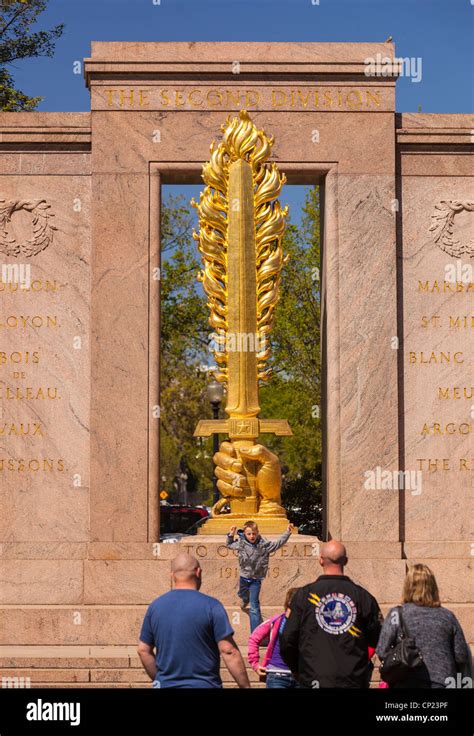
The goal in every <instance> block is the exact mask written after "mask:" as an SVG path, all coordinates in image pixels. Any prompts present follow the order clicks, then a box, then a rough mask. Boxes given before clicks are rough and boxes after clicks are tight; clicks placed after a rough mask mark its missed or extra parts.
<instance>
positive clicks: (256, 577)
mask: <svg viewBox="0 0 474 736" xmlns="http://www.w3.org/2000/svg"><path fill="white" fill-rule="evenodd" d="M292 531H293V524H288V529H287V530H286V532H284V533H283V534H282V535H281V537H280V538H279V539H277V540H276V542H268V541H267V540H266V539H263V537H261V536H260V533H259V531H258V526H257V524H256V523H255V521H246V522H245V524H244V528H243V532H239V533H238V535H237V527H236V526H233V527H231V528H230V531H229V533H228V535H227V537H226V545H227V547H230V549H235V550H237V552H238V557H239V567H240V585H239V591H238V596H239V598H240V599H241V601H242V602H241V604H240V607H241V608H242V609H244V608H246V606H248V604H249V603H250V611H249V613H250V631H251V632H252V631H253V630H254V629H256V628H257V626H259V625H260V624H261V622H262V615H261V612H260V588H261V586H262V580H263V578H264V577H265V576H266V574H267V572H268V562H269V557H270V554H271V553H272V552H275V551H276V550H277V549H280V547H283V545H284V544H286V543H287V541H288V540H289V538H290V535H291V532H292Z"/></svg>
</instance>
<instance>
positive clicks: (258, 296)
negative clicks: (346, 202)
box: [193, 110, 291, 534]
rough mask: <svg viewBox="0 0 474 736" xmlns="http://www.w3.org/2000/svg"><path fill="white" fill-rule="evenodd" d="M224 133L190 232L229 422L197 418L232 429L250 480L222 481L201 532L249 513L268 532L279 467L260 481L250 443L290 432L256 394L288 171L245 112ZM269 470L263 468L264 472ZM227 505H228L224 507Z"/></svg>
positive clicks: (273, 520)
mask: <svg viewBox="0 0 474 736" xmlns="http://www.w3.org/2000/svg"><path fill="white" fill-rule="evenodd" d="M222 131H223V141H222V143H220V144H219V145H218V146H217V147H216V146H215V145H214V144H212V145H211V160H210V161H209V162H208V163H207V164H206V165H205V166H204V171H203V179H204V182H205V184H206V188H205V190H204V192H203V193H202V194H201V201H200V204H199V205H196V204H195V203H194V202H193V204H195V206H196V207H197V209H198V212H199V224H200V234H199V235H196V234H195V235H194V237H195V238H196V240H197V241H198V242H199V250H200V251H201V253H202V255H203V262H204V266H205V268H204V272H203V274H202V276H201V280H202V282H203V285H204V289H205V292H206V294H207V295H208V299H209V302H208V304H209V306H210V308H211V316H210V319H209V323H210V325H211V327H212V328H213V330H215V333H214V340H215V342H216V343H217V347H216V349H215V350H214V355H215V359H216V362H217V363H218V365H219V372H218V373H217V374H216V375H215V378H216V379H217V380H218V381H222V382H225V384H226V385H227V405H226V409H225V411H226V413H227V415H228V416H229V419H228V420H216V419H214V420H212V419H207V420H201V421H200V422H199V424H198V426H197V429H196V432H195V435H196V436H198V437H199V436H204V437H206V436H209V435H210V434H211V433H212V432H216V433H219V432H226V433H228V435H229V438H230V440H231V441H232V447H233V448H234V449H235V450H236V452H237V453H238V457H239V459H241V460H242V462H243V465H244V469H245V475H246V481H247V486H246V487H245V488H242V487H241V486H240V485H238V486H237V485H236V484H235V483H229V482H226V481H225V480H224V479H220V480H219V481H218V486H219V488H220V490H221V493H222V498H221V499H220V500H219V501H218V502H217V503H216V504H215V505H214V507H213V509H212V516H213V517H214V518H213V520H212V521H210V522H208V523H206V524H205V527H202V531H203V532H204V533H205V534H211V533H212V532H214V533H221V534H222V533H223V532H224V531H225V532H227V531H228V529H229V524H235V525H237V526H242V525H243V524H244V523H245V521H246V520H247V519H248V518H252V519H254V520H256V521H258V524H259V528H260V530H261V531H262V532H263V533H265V532H273V533H278V532H279V533H281V532H283V531H284V530H285V529H286V527H287V526H288V520H287V518H286V514H285V510H284V508H283V507H282V506H281V497H280V486H281V474H280V473H279V472H278V473H275V471H274V470H273V469H272V477H271V479H270V481H269V480H268V479H267V482H266V483H264V484H263V485H262V484H260V487H259V486H258V483H257V473H258V465H259V463H258V462H255V461H254V460H252V459H251V452H250V453H249V450H251V448H252V447H253V446H254V445H255V440H256V439H257V438H258V437H259V435H260V434H261V433H262V432H274V433H275V434H278V435H289V434H291V429H290V427H289V424H288V422H287V421H286V420H281V419H280V420H279V419H260V418H259V414H260V405H259V401H258V382H259V381H266V380H268V379H269V377H270V375H271V369H267V370H265V367H266V362H267V360H268V358H269V356H270V344H269V336H270V333H271V329H272V324H273V319H274V310H275V306H276V304H277V301H278V297H279V294H278V287H279V280H280V271H281V268H282V266H283V263H284V260H285V259H284V258H283V250H282V245H281V239H282V237H283V232H284V229H285V216H286V214H287V209H284V210H282V208H281V206H280V203H279V201H278V196H279V194H280V192H281V188H282V186H283V184H284V182H285V177H283V176H281V175H280V173H279V171H278V168H277V165H276V164H275V163H272V164H269V163H267V160H268V158H269V156H270V153H271V147H272V145H273V139H272V138H269V137H268V136H266V135H265V133H264V132H263V131H261V130H257V128H256V127H255V125H254V124H253V123H252V121H251V120H250V118H249V115H248V113H247V112H246V111H245V110H243V111H242V112H241V113H240V116H239V118H233V119H230V118H229V120H228V121H227V124H226V125H223V126H222ZM241 451H243V453H244V455H243V457H242V455H241ZM246 451H247V452H246ZM274 465H276V463H274ZM278 468H279V466H278ZM269 471H270V468H269V469H268V470H267V471H265V470H264V469H263V472H264V473H265V472H266V473H267V475H268V472H269ZM227 504H229V505H230V512H229V513H223V508H225V507H226V506H227Z"/></svg>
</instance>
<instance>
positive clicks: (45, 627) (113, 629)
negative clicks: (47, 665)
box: [0, 594, 474, 652]
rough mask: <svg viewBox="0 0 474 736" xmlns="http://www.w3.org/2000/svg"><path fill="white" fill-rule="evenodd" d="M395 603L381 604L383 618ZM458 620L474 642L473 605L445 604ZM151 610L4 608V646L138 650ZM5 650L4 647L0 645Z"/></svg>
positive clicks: (233, 607) (269, 610)
mask: <svg viewBox="0 0 474 736" xmlns="http://www.w3.org/2000/svg"><path fill="white" fill-rule="evenodd" d="M232 600H233V602H232V603H229V604H228V605H227V606H226V610H227V613H228V615H229V618H230V621H231V624H232V626H233V628H234V631H235V638H236V641H237V643H239V644H243V643H246V642H247V640H248V636H249V633H250V625H249V615H248V609H246V612H245V611H242V610H241V609H240V607H239V606H238V602H237V600H236V595H235V594H234V596H233V599H232ZM394 605H397V601H395V602H393V603H390V602H389V603H386V604H383V605H382V606H381V609H382V612H383V613H384V614H386V613H387V611H388V610H389V609H390V608H391V607H392V606H394ZM446 606H447V607H448V608H449V609H450V610H451V611H453V613H454V614H455V615H456V616H457V618H458V620H459V622H460V624H461V626H462V628H463V631H464V633H465V636H466V638H467V639H468V641H470V642H471V643H474V604H473V603H453V604H446ZM146 609H147V606H145V605H127V606H95V605H91V606H81V605H79V606H39V605H31V606H27V605H21V606H13V605H12V606H4V607H3V608H0V637H1V638H0V644H2V645H7V644H8V645H12V646H13V645H15V644H18V645H23V646H24V645H29V646H35V645H36V644H37V643H38V642H40V643H41V645H45V646H55V645H57V643H58V642H62V643H63V644H64V645H65V646H75V647H78V646H86V647H100V646H119V647H120V646H122V647H123V646H130V647H136V644H137V642H138V636H139V632H140V628H141V625H142V622H143V618H144V616H145V612H146ZM281 610H282V607H281V605H272V606H269V605H263V606H262V616H263V618H264V619H266V618H270V617H271V616H274V615H276V614H277V613H280V612H281ZM0 652H1V646H0Z"/></svg>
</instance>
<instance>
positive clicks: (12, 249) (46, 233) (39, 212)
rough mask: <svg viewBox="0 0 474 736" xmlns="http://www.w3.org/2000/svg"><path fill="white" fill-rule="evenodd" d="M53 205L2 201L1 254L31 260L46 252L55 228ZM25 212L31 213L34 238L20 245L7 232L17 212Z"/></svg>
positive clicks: (22, 201)
mask: <svg viewBox="0 0 474 736" xmlns="http://www.w3.org/2000/svg"><path fill="white" fill-rule="evenodd" d="M50 208H51V205H49V204H46V200H44V199H17V200H14V199H11V200H10V201H9V202H7V201H6V200H5V199H0V252H1V253H4V254H5V255H7V256H13V257H14V258H17V257H18V256H22V257H24V258H25V257H26V258H29V257H30V256H36V255H38V253H41V251H42V250H45V249H46V248H47V247H48V246H49V245H50V244H51V243H52V242H53V235H54V231H55V230H57V229H58V228H57V227H55V226H54V225H53V224H52V222H50V220H51V218H52V217H54V215H53V213H52V212H49V210H50ZM21 210H25V211H26V212H30V213H31V227H32V237H31V238H29V239H28V240H25V241H24V242H23V243H19V242H18V241H17V240H16V239H15V237H12V236H11V234H10V233H9V232H8V230H7V225H8V223H9V222H10V221H11V219H12V215H13V214H14V213H15V212H20V211H21Z"/></svg>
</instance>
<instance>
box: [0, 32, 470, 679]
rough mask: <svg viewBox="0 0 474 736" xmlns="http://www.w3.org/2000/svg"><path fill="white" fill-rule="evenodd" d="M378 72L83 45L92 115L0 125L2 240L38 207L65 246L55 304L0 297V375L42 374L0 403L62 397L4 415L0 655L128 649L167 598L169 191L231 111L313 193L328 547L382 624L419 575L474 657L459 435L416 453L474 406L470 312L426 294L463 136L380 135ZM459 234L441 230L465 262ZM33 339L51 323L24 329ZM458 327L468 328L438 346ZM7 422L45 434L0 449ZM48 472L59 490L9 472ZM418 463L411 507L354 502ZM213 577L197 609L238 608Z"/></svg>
mask: <svg viewBox="0 0 474 736" xmlns="http://www.w3.org/2000/svg"><path fill="white" fill-rule="evenodd" d="M379 52H380V53H382V54H383V55H387V54H388V55H391V54H393V52H394V50H393V46H392V45H391V44H388V45H384V44H263V45H262V44H250V43H243V44H233V43H231V44H208V43H199V44H187V43H184V44H174V43H173V44H161V43H160V44H155V43H150V44H124V43H104V44H102V43H95V44H93V48H92V57H91V59H89V60H86V65H85V70H86V79H87V83H88V84H89V87H90V89H91V113H90V114H89V113H87V114H86V113H81V114H75V113H74V114H70V113H64V114H57V113H28V114H23V113H21V114H12V113H3V114H1V115H0V133H1V138H0V199H2V200H5V203H9V202H20V203H21V202H23V204H22V205H21V206H20V205H19V210H20V211H19V212H15V213H14V214H13V215H12V223H11V226H10V225H9V233H10V237H13V235H12V228H13V227H14V230H15V233H16V234H15V237H16V238H17V242H18V243H25V242H26V240H27V239H28V238H29V237H30V235H29V233H31V213H29V212H28V210H27V209H26V210H25V206H24V203H25V202H26V203H31V202H34V201H36V200H43V199H44V200H45V202H46V204H47V205H49V206H50V209H49V210H48V212H51V213H53V214H54V217H53V218H50V219H51V222H53V221H54V225H55V227H56V228H57V229H56V230H54V231H52V235H53V239H52V242H50V243H49V244H48V246H47V248H45V249H44V250H43V251H42V252H40V253H38V255H35V256H32V257H31V258H25V259H24V261H25V262H28V263H31V265H32V268H33V278H34V279H37V280H39V281H41V282H43V283H45V282H46V281H47V280H50V279H53V280H54V279H55V280H56V281H57V282H58V284H59V287H58V289H57V290H56V291H55V292H46V291H44V290H41V289H40V290H38V291H37V292H34V293H33V292H32V291H22V292H21V293H8V292H6V291H5V290H3V291H2V292H1V295H0V296H1V316H0V322H1V323H2V327H0V340H1V345H0V353H1V352H4V353H5V354H6V355H8V356H10V355H11V354H12V353H22V354H25V353H26V352H28V353H29V354H30V355H32V354H33V353H38V354H39V358H38V360H36V362H32V363H30V364H28V365H25V366H22V365H21V364H20V365H16V364H15V363H12V361H11V359H9V362H8V361H7V359H5V362H4V363H2V364H0V371H1V373H0V390H1V391H3V392H5V391H6V389H7V388H15V387H16V386H17V385H18V386H20V387H21V386H38V387H41V386H43V387H45V388H48V387H49V388H54V387H56V388H57V398H55V399H52V400H50V401H49V403H48V401H47V400H39V399H32V398H31V395H30V394H28V395H27V396H26V399H8V400H5V401H2V402H1V404H0V406H1V409H2V412H3V413H2V417H1V418H0V426H3V424H5V426H6V427H7V430H6V434H5V429H4V433H3V435H2V437H1V438H0V448H1V451H2V456H3V457H4V468H5V469H4V470H3V471H2V473H1V475H0V479H1V488H0V503H1V508H2V514H1V522H0V528H1V536H0V539H1V542H2V544H1V548H0V549H1V566H0V588H1V596H2V599H1V603H2V606H3V608H2V609H0V643H1V644H2V645H8V644H10V645H15V646H17V647H20V645H22V644H23V645H25V646H26V645H35V644H36V645H39V644H42V645H44V646H53V644H57V645H65V644H69V645H77V646H79V645H81V646H83V645H100V646H110V647H113V646H117V645H118V644H122V645H125V644H127V645H129V644H133V641H134V637H135V636H136V634H137V631H136V629H137V621H139V619H140V616H141V615H142V613H143V605H144V604H145V603H146V601H148V600H149V599H150V598H151V597H153V596H154V595H156V594H158V593H160V592H162V591H164V590H165V589H167V587H168V585H169V577H168V574H169V559H168V557H169V554H168V552H167V553H166V554H164V556H163V557H161V556H160V553H158V552H157V550H156V549H155V548H154V547H153V544H152V543H153V542H155V541H156V540H157V538H158V502H157V489H158V482H157V479H158V478H159V467H158V442H159V426H158V422H157V420H156V419H154V418H153V416H152V409H153V407H155V406H156V405H157V404H158V402H159V387H158V361H159V354H158V337H159V282H157V281H156V280H155V279H153V269H154V268H156V267H157V266H159V220H160V183H161V182H166V183H172V182H178V181H179V182H186V181H197V180H198V178H199V174H200V169H201V165H202V162H203V161H205V160H206V159H207V157H208V153H209V143H210V141H211V140H212V139H213V138H214V137H218V135H219V128H220V125H221V123H222V122H223V121H224V120H225V118H226V116H227V115H228V114H229V112H235V111H236V110H237V109H239V107H243V106H246V107H247V108H248V109H249V111H250V113H251V114H252V116H253V118H254V120H255V122H256V123H257V124H258V125H259V126H262V127H263V128H265V130H266V131H267V132H268V133H271V134H272V135H274V136H275V139H276V143H275V147H274V157H275V160H276V161H277V162H278V163H279V165H280V167H281V169H282V170H283V171H285V172H286V173H287V175H288V178H289V180H290V181H291V182H305V183H307V182H314V183H316V182H318V183H320V184H322V186H323V191H324V255H325V258H324V274H323V281H324V300H325V304H324V313H325V318H326V324H325V333H324V340H325V345H326V364H327V406H326V408H325V413H326V421H327V427H328V432H327V437H326V476H327V504H326V506H327V522H328V532H329V534H330V535H332V536H334V537H342V538H343V540H344V541H345V542H346V543H347V544H348V548H349V555H350V557H351V561H350V565H349V568H348V573H349V574H350V575H351V576H353V577H354V579H356V580H357V581H358V582H360V583H361V584H364V585H366V586H367V587H369V589H370V590H372V592H374V593H375V594H376V595H377V596H378V597H379V599H380V601H381V602H382V603H383V604H384V605H389V604H391V603H395V602H397V601H398V599H399V594H400V591H401V586H402V581H403V576H404V572H405V569H406V564H407V562H409V561H419V560H426V561H428V564H430V565H431V566H432V567H433V569H434V570H435V572H436V574H437V576H438V579H439V583H440V586H441V594H442V597H443V600H445V601H446V602H448V603H449V605H450V606H451V607H452V608H453V610H454V609H455V610H456V613H457V614H458V615H459V617H460V619H461V620H462V622H463V625H464V626H465V627H466V630H467V631H468V633H469V636H470V637H471V638H472V636H473V634H474V622H473V620H472V616H473V610H474V609H473V606H472V602H471V601H470V598H469V592H468V591H469V587H468V585H467V582H468V580H469V578H468V575H470V574H472V572H471V565H472V554H471V553H472V549H471V543H470V542H469V526H468V519H469V518H470V517H471V518H472V510H470V507H469V505H468V504H469V502H470V501H469V499H470V497H472V467H473V463H474V460H473V458H472V454H473V444H472V437H473V435H472V432H467V431H466V433H465V434H464V431H463V432H460V431H458V432H456V433H451V432H449V431H445V433H444V434H442V435H441V434H439V433H436V434H434V430H432V433H431V434H430V432H426V433H425V434H424V435H422V434H421V431H422V429H423V427H424V425H425V424H428V425H434V424H435V423H437V424H440V426H443V427H446V426H447V425H450V423H453V424H454V425H455V426H457V427H458V428H459V427H460V426H461V425H466V426H467V425H470V426H471V427H472V416H470V413H469V412H470V408H471V404H472V400H469V399H468V398H465V399H464V398H457V394H456V395H455V393H454V388H456V387H459V388H460V389H461V388H463V387H464V386H466V387H467V388H469V382H471V383H472V337H471V338H470V329H472V325H471V323H470V322H469V319H468V317H469V309H470V310H471V312H472V297H471V296H470V294H469V293H468V292H467V291H462V292H461V291H458V292H457V293H451V292H446V293H437V292H436V290H435V291H432V290H431V291H430V290H428V291H426V289H425V288H423V289H422V290H421V291H420V289H419V287H418V282H419V280H422V281H423V283H424V282H425V281H429V282H430V283H433V282H434V281H435V280H438V281H440V280H441V279H442V278H443V273H444V269H445V267H446V265H447V264H450V263H453V262H454V263H455V259H454V261H453V259H452V258H451V259H450V258H449V257H448V256H447V254H446V253H445V252H443V251H442V250H441V249H440V248H439V245H438V244H436V243H435V242H434V239H433V231H430V230H429V228H430V225H431V224H432V219H431V217H432V214H433V213H434V211H435V209H434V208H435V206H436V204H437V203H439V202H440V201H442V200H449V201H458V200H459V201H462V202H467V201H472V196H471V200H469V196H470V192H472V188H471V189H470V187H469V183H468V176H472V173H473V171H472V165H471V163H470V160H471V159H469V156H468V152H469V150H470V149H472V142H471V138H470V136H471V133H470V131H472V129H474V120H473V119H472V117H469V116H449V115H430V116H426V115H412V114H410V115H403V116H398V115H395V79H393V78H378V79H375V78H371V77H366V76H365V74H364V59H366V58H368V57H371V56H374V55H375V54H376V53H379ZM237 63H238V66H236V64H237ZM0 205H2V206H3V203H0ZM5 206H8V204H6V205H5ZM27 206H30V205H29V204H27ZM34 206H38V203H36V204H35V205H34ZM473 216H474V215H473V213H472V212H471V211H469V210H465V211H461V212H459V214H456V221H455V222H456V239H459V241H460V242H463V243H464V242H466V241H468V240H469V238H472V217H473ZM46 219H47V218H46ZM47 234H48V233H47ZM49 235H51V233H49ZM48 237H49V236H48ZM4 247H7V246H6V245H5V246H4ZM8 247H11V246H8ZM2 259H3V260H2V261H1V262H2V263H3V262H5V264H7V265H8V264H14V263H20V262H21V263H22V262H23V261H20V259H19V258H15V257H13V256H7V257H5V258H3V255H2ZM463 260H464V261H465V262H466V263H467V262H468V261H470V262H471V263H472V257H471V256H468V255H466V256H465V257H464V256H463ZM436 315H437V316H439V320H434V321H433V319H432V318H433V316H436ZM28 316H30V317H31V316H35V317H38V318H41V317H42V318H43V321H44V322H47V319H46V318H47V317H49V318H50V319H49V323H48V325H47V326H44V325H43V323H41V324H40V320H39V319H37V320H35V322H34V324H33V323H32V322H31V320H30V322H28V321H27V323H26V324H25V326H24V327H22V326H21V324H22V323H21V317H28ZM452 316H454V317H457V316H460V317H462V318H464V317H466V318H467V321H465V320H462V325H461V324H459V325H458V323H456V324H457V325H458V326H455V327H449V319H450V317H452ZM10 317H11V318H12V319H11V320H10V319H9V318H10ZM15 320H16V322H15ZM426 320H428V322H427V321H426ZM10 322H11V325H10ZM7 323H8V326H3V325H4V324H7ZM76 338H80V340H79V342H77V340H76ZM432 351H434V352H438V353H441V352H450V353H451V354H452V355H454V353H458V352H462V353H463V362H456V363H455V364H454V363H453V365H449V364H443V365H441V364H440V365H437V364H434V363H433V364H424V363H421V361H420V363H419V364H414V363H413V362H410V353H416V355H418V356H420V355H421V352H423V353H424V354H425V355H426V354H427V352H428V353H429V354H430V355H431V352H432ZM458 357H459V356H458ZM13 360H14V361H15V360H17V357H16V356H15V358H14V359H13ZM23 368H25V370H23ZM14 374H17V377H14ZM23 374H24V375H23ZM440 387H442V388H443V390H446V389H449V390H450V391H451V394H450V395H448V398H439V388H440ZM311 409H312V407H311V406H309V405H308V411H311ZM471 413H472V412H471ZM22 423H23V424H24V425H28V424H30V425H31V426H32V425H41V427H42V432H41V433H39V432H38V430H36V434H35V435H32V434H30V435H26V436H22V434H21V430H18V429H11V427H12V425H14V427H16V428H18V427H19V425H21V424H22ZM8 428H9V429H8ZM32 431H34V428H33V430H32ZM40 456H41V458H42V459H46V460H48V461H50V460H52V461H53V469H50V467H49V466H50V463H49V462H48V463H47V467H46V470H41V471H39V470H36V469H34V468H36V465H35V464H34V465H33V468H32V469H31V470H30V471H29V472H28V473H26V472H24V471H23V470H22V471H18V470H15V469H14V470H9V469H8V461H9V460H11V461H12V462H13V467H14V463H15V461H16V462H17V463H18V458H20V459H21V458H23V459H24V458H30V459H31V458H32V459H36V458H37V457H40ZM420 458H425V459H426V458H432V459H433V458H435V459H436V458H438V459H441V460H448V459H449V467H448V466H446V464H445V465H444V466H443V464H442V463H441V465H439V467H438V469H437V470H436V471H435V470H433V468H431V470H430V469H429V468H427V467H424V468H422V470H423V474H422V481H423V486H422V491H421V493H420V494H418V493H412V492H411V490H410V489H406V490H405V491H402V492H400V491H399V490H398V489H389V488H384V487H374V488H370V487H367V484H366V483H365V480H366V474H367V473H368V472H370V471H375V470H376V469H377V468H378V469H379V470H380V472H383V471H390V472H392V471H396V470H397V469H398V468H399V467H400V468H401V469H406V470H413V471H416V470H417V469H418V465H417V463H418V461H419V459H420ZM15 459H16V460H15ZM60 460H61V461H62V462H61V463H60V464H59V461H60ZM460 460H465V463H464V465H463V466H461V465H460ZM54 463H56V464H54ZM425 471H426V472H425ZM303 547H304V540H301V548H303ZM171 552H172V550H170V551H169V553H170V554H171ZM173 552H174V551H173ZM206 554H207V559H206V561H205V563H204V564H205V566H207V569H208V575H207V581H208V582H207V583H206V585H207V586H208V588H207V589H206V592H210V593H214V594H218V595H222V596H223V600H224V602H225V603H226V605H228V606H230V607H231V606H232V605H233V597H232V596H233V590H234V585H233V576H234V574H235V572H234V566H233V565H229V564H228V563H227V562H226V561H225V560H221V559H220V556H219V554H218V552H216V549H215V545H212V544H210V545H209V552H208V553H206ZM299 558H300V551H298V550H297V552H296V553H295V554H294V555H292V556H291V555H290V558H289V559H282V560H281V564H280V563H279V568H278V569H279V570H280V572H279V573H278V575H277V577H275V579H274V580H273V581H272V583H271V585H268V586H267V594H266V595H267V597H266V599H265V600H264V605H267V606H277V605H279V602H280V599H281V591H282V590H283V588H284V587H285V586H287V585H289V584H295V581H296V584H302V582H307V580H309V579H311V577H313V576H314V575H315V574H316V570H315V568H314V564H313V560H312V559H302V560H300V559H299ZM280 576H281V577H280ZM269 610H270V609H269ZM78 616H79V618H78ZM78 622H79V624H80V625H78ZM20 648H21V647H20ZM27 654H28V656H31V652H30V653H26V650H25V657H26V656H27ZM50 655H51V657H52V654H51V653H50ZM42 656H43V655H42ZM44 656H45V657H46V654H44ZM68 656H71V653H70V652H69V655H68ZM104 656H105V655H104ZM19 657H20V658H21V655H19ZM5 661H7V660H5ZM25 661H26V660H25ZM28 661H30V660H28ZM45 661H46V660H45ZM48 661H49V660H48ZM51 661H52V660H51ZM8 663H9V666H10V665H11V662H10V660H8ZM0 666H1V663H0Z"/></svg>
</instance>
